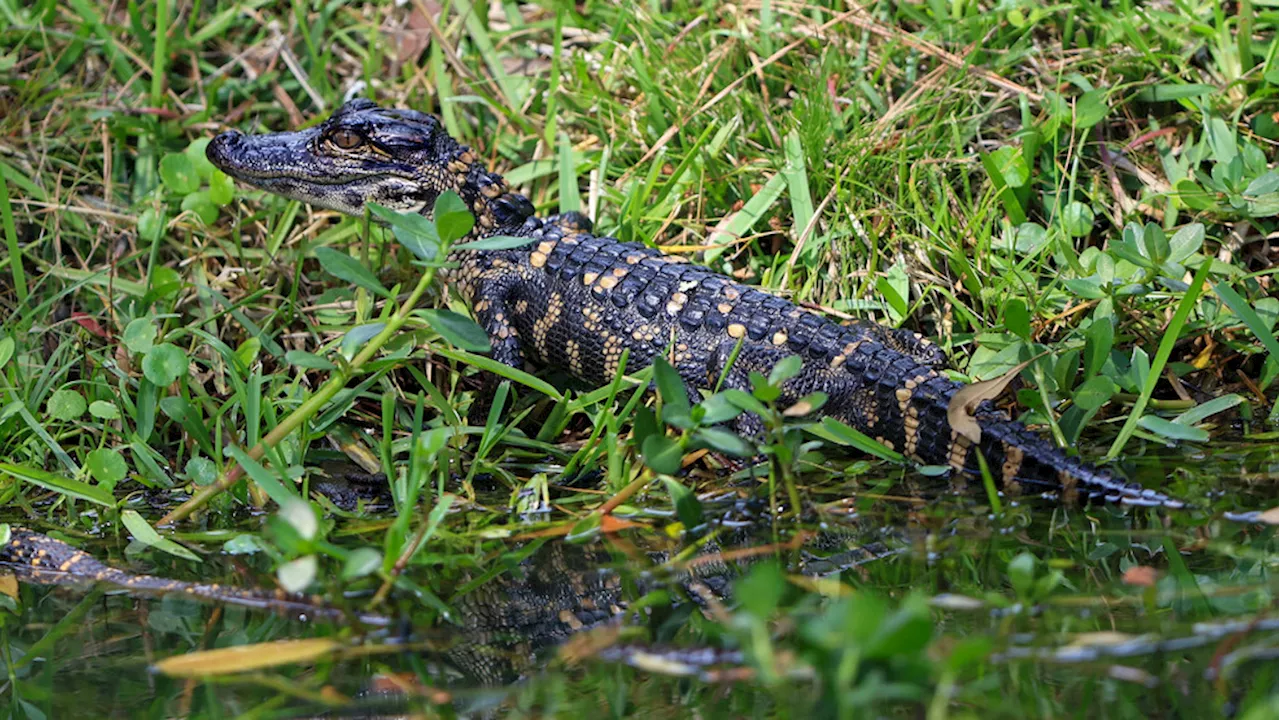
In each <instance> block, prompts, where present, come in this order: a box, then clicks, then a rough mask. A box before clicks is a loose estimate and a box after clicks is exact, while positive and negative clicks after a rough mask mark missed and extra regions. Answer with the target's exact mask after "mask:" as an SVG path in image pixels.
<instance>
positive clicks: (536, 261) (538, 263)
mask: <svg viewBox="0 0 1280 720" xmlns="http://www.w3.org/2000/svg"><path fill="white" fill-rule="evenodd" d="M529 264H530V265H532V266H534V267H536V268H540V267H542V266H543V265H546V264H547V256H546V255H544V254H543V253H540V252H532V253H529Z"/></svg>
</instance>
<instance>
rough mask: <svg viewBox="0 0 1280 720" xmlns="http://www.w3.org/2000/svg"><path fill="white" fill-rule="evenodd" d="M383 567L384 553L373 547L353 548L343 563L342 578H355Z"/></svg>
mask: <svg viewBox="0 0 1280 720" xmlns="http://www.w3.org/2000/svg"><path fill="white" fill-rule="evenodd" d="M380 567H382V553H380V552H378V551H377V550H376V549H374V548H371V547H361V548H356V549H355V550H352V551H351V552H350V554H348V555H347V559H346V561H345V562H344V563H343V564H342V579H343V580H355V579H356V578H362V577H364V576H365V575H369V574H370V573H373V572H376V571H377V570H378V568H380Z"/></svg>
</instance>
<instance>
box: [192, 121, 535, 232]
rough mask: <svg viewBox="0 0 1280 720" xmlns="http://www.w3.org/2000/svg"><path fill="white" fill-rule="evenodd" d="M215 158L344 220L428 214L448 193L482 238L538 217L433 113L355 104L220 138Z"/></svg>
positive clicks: (249, 179) (210, 152)
mask: <svg viewBox="0 0 1280 720" xmlns="http://www.w3.org/2000/svg"><path fill="white" fill-rule="evenodd" d="M206 154H207V156H208V158H209V161H210V162H212V163H213V164H214V165H215V166H216V167H218V169H220V170H222V171H223V172H225V173H227V174H228V175H230V176H231V177H233V178H235V179H237V180H239V181H241V182H243V183H246V184H248V185H252V186H254V187H257V188H261V189H263V190H266V191H268V192H272V193H275V194H277V195H283V196H284V197H287V198H292V199H294V200H300V201H302V202H305V203H308V204H311V205H315V206H318V207H323V208H328V209H331V210H337V211H339V212H342V213H346V214H348V215H357V216H358V215H363V214H364V208H365V204H366V203H369V202H374V203H377V204H379V205H383V206H385V207H389V208H391V209H393V210H399V211H401V212H418V213H424V214H426V213H429V212H430V210H431V208H432V206H433V205H434V203H435V199H436V198H437V197H438V196H439V195H440V194H441V193H443V192H446V191H448V190H452V191H454V192H456V193H458V195H460V196H461V197H462V199H463V200H464V201H465V202H466V203H467V205H468V207H470V208H471V210H472V211H473V212H474V213H475V215H476V220H477V224H478V228H477V229H478V230H480V232H481V234H492V233H493V232H497V231H499V230H501V229H503V228H511V227H518V226H519V225H520V224H521V223H523V222H524V220H525V219H526V218H528V217H529V216H531V215H532V214H533V206H532V204H530V203H529V201H528V199H526V198H525V197H524V196H522V195H519V194H517V193H513V192H509V191H508V189H507V183H506V181H505V180H503V178H502V176H500V175H497V174H494V173H491V172H489V171H488V170H486V169H485V168H484V167H482V166H481V164H480V163H479V162H478V161H477V158H476V156H475V154H474V153H473V152H471V150H470V149H469V148H468V147H466V146H465V145H460V144H459V143H458V142H457V141H455V140H454V139H453V138H452V137H450V136H449V134H448V133H447V132H445V130H444V128H443V127H441V125H440V121H439V120H437V119H436V118H434V117H432V116H431V115H427V114H425V113H420V112H415V111H413V110H396V109H390V108H382V107H379V106H378V105H377V104H376V103H374V102H372V101H370V100H363V99H360V100H352V101H350V102H348V103H347V104H345V105H343V106H342V107H340V108H338V109H337V110H336V111H335V112H334V113H333V115H332V116H330V117H329V119H328V120H325V121H324V122H322V123H320V124H319V125H316V126H315V127H313V128H310V129H307V130H300V131H297V132H281V133H269V134H265V135H244V134H242V133H239V132H236V131H234V130H233V131H230V132H225V133H222V134H221V135H219V136H217V137H215V138H214V139H213V140H212V141H211V142H210V143H209V146H208V148H207V150H206Z"/></svg>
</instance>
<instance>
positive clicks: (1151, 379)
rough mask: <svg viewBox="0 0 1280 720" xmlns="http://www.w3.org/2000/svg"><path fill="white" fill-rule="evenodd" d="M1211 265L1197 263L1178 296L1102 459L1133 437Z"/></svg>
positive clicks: (1111, 454)
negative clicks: (1148, 366)
mask: <svg viewBox="0 0 1280 720" xmlns="http://www.w3.org/2000/svg"><path fill="white" fill-rule="evenodd" d="M1212 266H1213V263H1209V262H1203V263H1200V269H1199V270H1196V275H1195V277H1194V278H1192V279H1191V286H1190V287H1188V288H1187V294H1186V295H1183V296H1182V301H1181V302H1179V303H1178V309H1177V310H1175V311H1174V313H1173V319H1171V320H1170V321H1169V326H1168V327H1166V328H1165V329H1164V337H1163V338H1161V340H1160V347H1159V348H1158V349H1157V350H1156V355H1155V357H1153V358H1151V371H1150V372H1148V373H1147V382H1146V383H1145V384H1144V385H1143V387H1142V392H1141V393H1140V394H1139V395H1138V399H1137V401H1136V402H1134V404H1133V410H1131V411H1130V412H1129V417H1127V418H1125V421H1124V426H1123V427H1121V428H1120V434H1119V435H1117V436H1116V439H1115V442H1113V443H1111V449H1110V450H1108V451H1107V454H1106V456H1105V457H1106V459H1107V460H1112V459H1114V458H1115V457H1116V456H1117V455H1119V454H1120V451H1121V450H1123V449H1124V445H1125V443H1126V442H1128V441H1129V438H1130V437H1131V436H1132V435H1133V431H1134V430H1136V429H1137V427H1138V421H1139V420H1141V419H1142V412H1143V410H1146V408H1147V402H1148V401H1150V400H1151V393H1152V392H1154V391H1155V389H1156V383H1158V382H1160V378H1161V376H1162V375H1163V374H1164V366H1165V363H1167V362H1168V361H1169V355H1170V354H1171V353H1172V352H1173V346H1174V344H1175V343H1177V341H1178V338H1179V337H1181V335H1182V326H1183V325H1184V324H1186V322H1187V318H1188V317H1189V316H1190V315H1191V311H1192V310H1193V309H1195V306H1196V302H1197V301H1198V300H1199V299H1200V291H1201V290H1202V289H1203V288H1204V281H1205V279H1206V278H1208V277H1209V269H1210V268H1211V267H1212Z"/></svg>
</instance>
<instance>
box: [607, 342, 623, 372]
mask: <svg viewBox="0 0 1280 720" xmlns="http://www.w3.org/2000/svg"><path fill="white" fill-rule="evenodd" d="M605 335H606V336H605V339H604V372H605V374H606V375H609V376H613V375H617V374H618V364H619V362H620V361H621V360H622V348H623V347H624V344H623V342H622V338H621V337H619V336H617V335H610V334H608V333H606V334H605Z"/></svg>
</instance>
